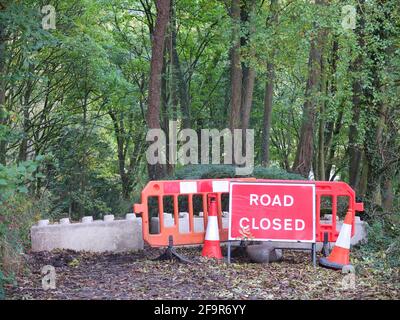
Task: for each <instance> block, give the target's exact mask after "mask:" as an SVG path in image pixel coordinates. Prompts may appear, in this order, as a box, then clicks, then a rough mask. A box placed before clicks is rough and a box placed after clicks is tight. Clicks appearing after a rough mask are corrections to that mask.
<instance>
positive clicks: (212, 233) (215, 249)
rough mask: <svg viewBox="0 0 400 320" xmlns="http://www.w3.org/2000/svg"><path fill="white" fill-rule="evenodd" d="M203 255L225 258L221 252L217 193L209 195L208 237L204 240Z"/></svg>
mask: <svg viewBox="0 0 400 320" xmlns="http://www.w3.org/2000/svg"><path fill="white" fill-rule="evenodd" d="M201 255H202V256H203V257H207V258H216V259H222V258H223V256H222V253H221V247H220V246H219V230H218V216H217V197H216V195H209V201H208V222H207V230H206V238H205V240H204V246H203V251H202V253H201Z"/></svg>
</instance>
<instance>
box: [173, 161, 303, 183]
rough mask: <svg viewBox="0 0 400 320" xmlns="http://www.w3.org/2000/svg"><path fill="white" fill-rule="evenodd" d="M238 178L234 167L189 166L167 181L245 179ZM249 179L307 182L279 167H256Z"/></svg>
mask: <svg viewBox="0 0 400 320" xmlns="http://www.w3.org/2000/svg"><path fill="white" fill-rule="evenodd" d="M243 177H244V176H238V175H236V172H235V166H233V165H225V164H223V165H219V164H210V165H206V164H199V165H188V166H184V167H182V168H179V169H177V170H176V171H175V173H174V174H173V175H171V176H169V177H167V179H169V180H185V179H218V178H220V179H222V178H243ZM247 177H255V178H258V179H276V180H306V179H305V178H304V177H303V176H301V175H299V174H295V173H290V172H287V171H285V170H283V169H280V168H277V167H270V168H264V167H255V168H254V170H253V173H252V174H251V175H249V176H247Z"/></svg>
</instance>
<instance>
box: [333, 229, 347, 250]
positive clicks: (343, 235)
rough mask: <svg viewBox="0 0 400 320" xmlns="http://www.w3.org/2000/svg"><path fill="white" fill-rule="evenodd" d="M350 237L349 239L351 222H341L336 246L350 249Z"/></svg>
mask: <svg viewBox="0 0 400 320" xmlns="http://www.w3.org/2000/svg"><path fill="white" fill-rule="evenodd" d="M350 239H351V224H347V223H343V225H342V228H341V229H340V233H339V237H338V238H337V240H336V244H335V245H336V246H338V247H341V248H344V249H350Z"/></svg>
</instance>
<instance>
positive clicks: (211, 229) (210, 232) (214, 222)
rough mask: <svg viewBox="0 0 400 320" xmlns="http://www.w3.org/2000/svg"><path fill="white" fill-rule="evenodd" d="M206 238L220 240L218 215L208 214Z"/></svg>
mask: <svg viewBox="0 0 400 320" xmlns="http://www.w3.org/2000/svg"><path fill="white" fill-rule="evenodd" d="M206 240H212V241H219V231H218V217H216V216H208V222H207V231H206Z"/></svg>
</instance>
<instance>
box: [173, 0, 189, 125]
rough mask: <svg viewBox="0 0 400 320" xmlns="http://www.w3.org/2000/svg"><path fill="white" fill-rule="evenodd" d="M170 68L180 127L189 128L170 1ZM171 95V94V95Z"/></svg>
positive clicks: (185, 90)
mask: <svg viewBox="0 0 400 320" xmlns="http://www.w3.org/2000/svg"><path fill="white" fill-rule="evenodd" d="M170 52H171V62H172V63H171V67H172V72H171V74H172V80H171V81H172V89H173V91H174V92H173V94H175V95H177V96H178V97H179V104H180V110H181V115H182V116H181V117H182V127H183V128H190V127H191V123H190V105H189V104H190V101H189V92H188V88H187V84H186V81H185V78H184V76H183V72H182V68H181V64H180V60H179V55H178V51H177V50H176V16H175V10H174V5H173V2H172V1H171V50H170ZM171 94H172V93H171Z"/></svg>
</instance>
